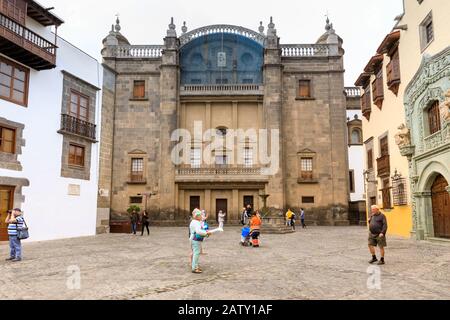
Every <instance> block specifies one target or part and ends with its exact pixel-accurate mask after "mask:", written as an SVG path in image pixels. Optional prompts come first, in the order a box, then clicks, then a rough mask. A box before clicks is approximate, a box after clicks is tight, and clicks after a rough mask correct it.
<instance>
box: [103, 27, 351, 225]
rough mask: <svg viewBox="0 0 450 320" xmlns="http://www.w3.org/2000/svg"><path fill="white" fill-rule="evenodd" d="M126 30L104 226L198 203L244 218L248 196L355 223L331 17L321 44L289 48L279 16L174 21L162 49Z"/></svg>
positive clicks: (117, 70) (115, 38)
mask: <svg viewBox="0 0 450 320" xmlns="http://www.w3.org/2000/svg"><path fill="white" fill-rule="evenodd" d="M120 31H121V27H120V24H119V21H117V24H116V25H115V26H113V28H112V30H111V32H110V33H109V35H108V36H107V37H106V38H105V39H104V41H103V44H104V48H103V50H102V56H103V65H104V74H103V77H104V81H103V82H104V84H103V100H102V101H103V102H102V104H103V105H102V121H101V146H100V149H101V151H100V180H99V189H100V190H99V200H98V216H99V219H98V221H99V222H100V224H101V225H99V226H98V227H99V228H100V229H101V227H102V225H103V226H104V227H105V228H106V226H107V225H109V224H110V223H113V222H114V221H120V220H122V219H124V217H125V216H126V212H127V209H128V208H129V207H130V206H131V205H137V206H139V207H140V208H141V209H142V210H146V211H148V212H149V213H150V219H151V221H153V223H154V224H159V225H176V224H181V223H184V222H185V221H186V220H187V219H188V218H189V213H190V212H191V211H192V209H194V208H196V207H200V208H202V209H205V210H206V211H207V212H209V213H210V216H211V220H213V219H215V218H216V217H217V213H218V211H219V210H222V211H224V212H226V213H227V222H228V223H237V222H238V221H239V216H240V213H241V211H242V208H243V207H244V206H247V205H249V204H250V205H252V206H253V208H255V209H261V208H263V207H265V208H268V209H270V210H271V211H276V212H284V211H285V210H287V209H288V208H291V209H292V210H294V211H295V210H299V209H300V208H304V209H305V211H306V212H307V221H309V222H310V223H313V224H318V225H347V224H348V223H349V222H348V203H349V169H348V151H347V148H348V137H347V136H348V128H347V121H346V118H347V116H346V106H347V101H346V92H345V88H344V62H343V57H344V50H343V48H342V43H343V41H342V39H341V38H340V37H339V36H338V35H337V34H336V33H335V31H334V29H333V26H332V24H330V23H329V21H327V25H326V32H325V33H324V34H323V35H322V36H321V37H320V38H319V39H318V41H317V42H316V43H315V44H281V43H280V38H279V36H278V35H277V31H276V29H275V24H274V23H273V21H272V19H271V21H270V23H269V25H268V29H267V30H266V28H265V27H264V26H263V24H262V23H261V25H260V27H259V30H258V31H253V30H250V29H247V28H243V27H239V26H233V25H211V26H206V27H202V28H198V29H195V30H192V31H188V29H187V27H186V24H184V25H183V27H182V31H181V33H180V34H177V31H176V27H175V24H174V22H173V20H172V21H171V23H170V25H169V29H168V30H167V35H166V37H165V38H164V42H163V44H162V45H145V46H137V45H131V44H130V43H129V42H128V40H127V39H126V38H125V36H124V35H122V33H121V32H120ZM110 220H111V221H110ZM100 229H98V230H100Z"/></svg>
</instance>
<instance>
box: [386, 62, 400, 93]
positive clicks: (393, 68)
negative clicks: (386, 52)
mask: <svg viewBox="0 0 450 320" xmlns="http://www.w3.org/2000/svg"><path fill="white" fill-rule="evenodd" d="M386 72H387V85H388V88H389V90H391V91H392V92H393V93H394V94H395V95H397V94H398V89H399V87H400V82H401V81H400V65H399V62H398V61H396V60H392V61H391V62H389V63H388V64H387V66H386Z"/></svg>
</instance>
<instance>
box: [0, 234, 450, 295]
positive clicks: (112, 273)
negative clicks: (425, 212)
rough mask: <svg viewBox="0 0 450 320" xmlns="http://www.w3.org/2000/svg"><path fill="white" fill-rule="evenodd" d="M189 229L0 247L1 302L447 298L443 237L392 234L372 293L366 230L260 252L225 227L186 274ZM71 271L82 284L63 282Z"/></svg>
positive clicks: (273, 241)
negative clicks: (18, 255)
mask: <svg viewBox="0 0 450 320" xmlns="http://www.w3.org/2000/svg"><path fill="white" fill-rule="evenodd" d="M187 232H188V230H187V228H152V229H151V236H150V237H146V236H144V237H141V236H140V235H139V236H132V235H101V236H97V237H91V238H79V239H70V240H62V241H50V242H41V243H30V244H25V245H24V250H25V255H24V257H25V259H24V261H23V262H22V263H19V264H11V263H8V262H5V261H4V259H3V257H7V255H8V246H7V245H6V244H1V245H0V254H1V256H2V261H0V273H1V275H2V277H0V299H11V298H17V297H16V296H13V295H15V294H17V292H20V293H21V294H23V295H22V296H21V297H20V298H22V299H188V300H191V299H193V300H198V299H233V300H234V299H264V300H266V299H450V246H449V245H448V244H440V243H429V242H421V243H416V242H415V241H413V240H403V239H394V238H389V243H388V245H389V248H388V255H387V265H385V266H383V267H382V268H381V290H378V289H368V287H367V280H368V278H369V274H368V273H367V268H368V264H367V261H368V259H369V258H370V256H369V255H368V252H367V247H366V238H367V237H366V229H365V228H360V227H340V228H336V227H335V228H332V227H314V228H310V229H308V230H306V231H303V230H299V231H298V232H297V233H295V234H288V235H263V236H262V247H261V248H259V249H254V248H243V247H240V246H239V245H238V242H239V239H240V229H239V228H228V229H226V231H225V233H223V234H219V235H216V236H215V237H213V238H210V239H208V240H207V242H206V243H205V252H206V255H204V256H202V257H201V260H200V263H201V266H202V267H203V269H204V271H205V272H204V274H202V275H194V274H192V273H191V272H190V268H189V265H188V262H189V252H190V251H189V250H190V249H189V243H188V239H187V236H188V235H187ZM77 268H79V270H80V271H81V286H80V287H81V288H80V289H68V286H67V283H68V282H69V284H71V283H73V282H72V281H71V280H72V279H76V275H75V276H74V274H73V270H77ZM69 277H71V278H69ZM69 287H70V286H69Z"/></svg>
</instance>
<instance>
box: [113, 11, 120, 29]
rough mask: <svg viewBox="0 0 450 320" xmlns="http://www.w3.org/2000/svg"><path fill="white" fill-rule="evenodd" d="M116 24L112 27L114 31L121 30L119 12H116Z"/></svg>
mask: <svg viewBox="0 0 450 320" xmlns="http://www.w3.org/2000/svg"><path fill="white" fill-rule="evenodd" d="M116 17H117V18H116V26H115V27H114V30H115V31H116V32H120V30H122V28H121V27H120V19H119V14H116Z"/></svg>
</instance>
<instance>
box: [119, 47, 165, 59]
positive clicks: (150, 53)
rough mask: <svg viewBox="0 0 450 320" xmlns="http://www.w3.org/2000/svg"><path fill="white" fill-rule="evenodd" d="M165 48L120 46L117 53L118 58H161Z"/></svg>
mask: <svg viewBox="0 0 450 320" xmlns="http://www.w3.org/2000/svg"><path fill="white" fill-rule="evenodd" d="M163 48H164V47H163V46H158V45H148V46H138V45H135V46H118V47H117V51H116V57H117V58H136V59H139V58H141V59H144V58H161V56H162V52H163Z"/></svg>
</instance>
